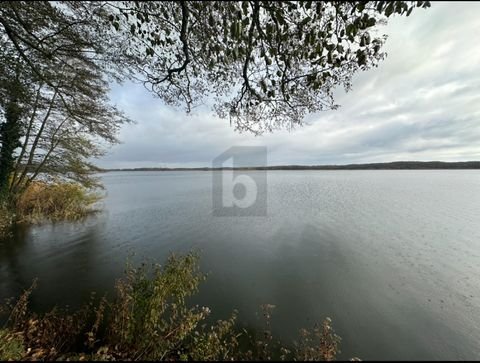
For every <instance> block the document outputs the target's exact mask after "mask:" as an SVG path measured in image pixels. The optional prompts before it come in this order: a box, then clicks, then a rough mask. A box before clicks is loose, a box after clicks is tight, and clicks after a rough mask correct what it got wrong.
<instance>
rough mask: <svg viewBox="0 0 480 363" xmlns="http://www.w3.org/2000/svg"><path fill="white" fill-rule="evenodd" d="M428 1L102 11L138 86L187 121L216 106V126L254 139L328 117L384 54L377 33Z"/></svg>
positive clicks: (157, 5) (144, 5) (139, 6)
mask: <svg viewBox="0 0 480 363" xmlns="http://www.w3.org/2000/svg"><path fill="white" fill-rule="evenodd" d="M429 6H430V4H429V2H428V1H418V2H405V1H394V2H386V1H372V2H359V1H356V2H336V1H328V2H313V1H298V2H297V1H278V2H277V1H238V2H222V1H214V2H201V1H175V2H141V1H133V2H132V1H125V2H122V3H120V4H118V3H115V4H114V3H109V7H110V8H111V9H110V14H109V21H110V22H111V26H112V28H113V29H115V31H117V32H118V33H121V34H123V37H124V38H128V43H129V46H128V47H127V48H126V50H127V52H128V55H129V56H131V57H133V59H135V62H134V64H136V65H137V69H136V72H137V74H138V77H139V78H140V79H141V80H142V81H143V82H144V83H145V85H146V86H147V87H148V88H149V89H150V90H152V91H153V92H154V93H155V94H157V95H158V96H159V97H160V98H161V99H163V100H164V101H166V102H167V103H170V104H174V105H181V104H183V105H185V106H186V108H187V111H190V109H191V107H193V106H195V105H197V104H199V103H200V102H202V101H203V100H205V99H206V98H214V99H215V109H216V111H217V113H218V114H219V115H220V116H221V117H223V118H224V117H229V118H230V120H231V122H233V123H234V124H235V126H236V128H237V129H238V130H241V131H243V130H247V131H251V132H254V133H261V132H263V131H272V130H274V129H276V128H279V127H287V128H291V127H293V126H295V125H298V124H301V123H302V120H303V118H304V116H305V115H306V114H307V113H310V112H316V111H321V110H328V109H334V108H336V107H337V106H336V105H335V103H334V99H333V95H332V93H333V90H334V88H335V87H336V86H338V85H341V86H343V87H344V88H346V89H347V90H348V89H350V87H351V79H352V76H353V74H355V72H357V71H358V70H365V69H368V68H371V67H373V66H376V65H377V64H378V62H379V61H380V60H382V59H383V58H384V56H385V54H384V53H383V52H382V51H381V49H382V45H383V43H384V41H385V36H383V35H381V34H379V29H378V25H380V24H382V23H385V22H386V19H387V18H388V17H390V16H392V15H393V14H400V15H406V16H409V15H410V14H411V12H412V11H413V9H414V8H416V7H420V8H427V7H429Z"/></svg>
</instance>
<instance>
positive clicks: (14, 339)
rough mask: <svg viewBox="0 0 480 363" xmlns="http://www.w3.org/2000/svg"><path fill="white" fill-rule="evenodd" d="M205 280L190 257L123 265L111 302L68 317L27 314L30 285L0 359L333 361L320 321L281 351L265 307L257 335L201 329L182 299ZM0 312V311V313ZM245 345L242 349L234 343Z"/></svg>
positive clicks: (200, 312)
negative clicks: (134, 266) (126, 266)
mask: <svg viewBox="0 0 480 363" xmlns="http://www.w3.org/2000/svg"><path fill="white" fill-rule="evenodd" d="M204 279H205V276H204V275H202V274H201V273H200V272H199V270H198V257H197V255H195V254H192V253H190V254H187V255H185V256H179V257H177V256H171V257H170V258H169V259H168V261H167V263H166V264H165V265H164V266H159V265H153V266H151V268H150V266H149V265H146V264H143V265H142V266H140V267H139V268H133V267H132V266H130V265H128V268H127V271H126V274H125V277H124V278H123V279H120V280H118V282H117V284H116V296H115V298H114V299H113V300H112V301H109V300H108V299H106V298H105V297H104V298H102V299H100V300H99V301H97V299H95V298H94V295H92V299H91V300H90V302H89V303H88V304H86V305H85V306H83V307H82V308H80V309H79V310H78V311H76V312H74V313H69V312H68V311H67V310H60V309H56V308H55V309H53V310H52V311H50V312H48V313H46V314H35V313H32V312H30V311H29V309H28V301H29V297H30V295H31V293H32V291H33V289H34V288H35V286H36V283H34V284H33V285H32V287H31V288H30V289H28V290H27V291H26V292H25V293H24V294H23V295H22V296H21V297H20V299H19V300H18V301H17V302H16V304H12V303H11V304H9V305H8V307H7V308H6V309H4V310H5V311H9V317H8V319H7V325H6V326H5V329H4V330H2V331H1V334H2V336H1V337H2V343H0V359H19V358H22V359H29V360H30V359H35V360H39V359H41V360H58V359H69V360H147V361H152V360H272V359H279V360H334V359H335V358H336V354H337V353H338V345H339V341H340V340H339V338H338V337H337V336H336V335H335V333H334V332H333V329H332V327H331V321H330V320H329V319H326V320H325V321H324V323H323V325H321V327H319V328H315V329H314V330H313V331H308V330H302V332H301V336H300V340H299V343H296V344H292V345H291V346H290V347H289V348H286V347H285V346H283V345H282V344H281V343H280V342H279V341H276V340H274V338H273V336H272V334H271V331H270V318H271V311H272V309H273V308H274V306H273V305H264V306H262V311H263V316H264V318H265V321H266V326H265V329H264V331H262V332H257V333H248V332H247V331H245V330H240V329H239V327H238V325H237V324H236V320H237V313H236V312H235V311H234V312H233V314H232V315H231V317H230V318H228V319H227V320H219V321H216V322H214V323H207V322H208V320H206V318H207V316H208V315H209V314H210V310H209V309H208V308H206V307H199V306H192V307H191V306H189V305H188V303H187V300H188V298H189V297H190V296H192V294H194V293H195V292H196V291H197V289H198V287H199V284H200V282H202V281H203V280H204ZM0 311H1V310H0ZM241 341H243V342H249V343H248V344H241Z"/></svg>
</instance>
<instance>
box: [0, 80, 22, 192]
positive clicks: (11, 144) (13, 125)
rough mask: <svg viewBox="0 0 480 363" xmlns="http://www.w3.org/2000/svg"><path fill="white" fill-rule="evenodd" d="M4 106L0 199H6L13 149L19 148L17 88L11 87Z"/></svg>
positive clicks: (0, 134)
mask: <svg viewBox="0 0 480 363" xmlns="http://www.w3.org/2000/svg"><path fill="white" fill-rule="evenodd" d="M12 88H13V89H12V93H11V94H10V99H9V100H8V101H7V104H6V106H5V122H4V123H3V124H1V125H0V143H1V145H0V199H3V200H6V199H8V197H9V196H8V187H9V182H10V175H11V173H12V172H13V171H14V168H15V155H14V152H15V149H16V148H17V147H19V146H21V143H20V137H21V136H22V127H21V120H22V108H21V106H20V104H19V101H18V95H17V92H18V88H17V87H12Z"/></svg>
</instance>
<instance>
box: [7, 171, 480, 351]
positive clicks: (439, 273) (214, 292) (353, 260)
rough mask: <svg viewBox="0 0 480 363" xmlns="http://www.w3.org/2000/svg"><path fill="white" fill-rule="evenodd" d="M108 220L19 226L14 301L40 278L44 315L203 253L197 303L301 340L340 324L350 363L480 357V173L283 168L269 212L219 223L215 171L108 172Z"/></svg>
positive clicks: (10, 281)
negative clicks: (128, 270) (148, 267)
mask: <svg viewBox="0 0 480 363" xmlns="http://www.w3.org/2000/svg"><path fill="white" fill-rule="evenodd" d="M103 180H104V183H105V185H106V188H107V192H108V196H107V198H106V199H105V201H104V204H105V205H104V212H102V213H101V214H99V215H97V216H95V217H92V218H89V219H88V220H86V221H84V222H82V223H75V224H71V223H59V224H55V225H44V226H37V227H33V228H25V227H23V228H22V227H19V228H17V229H16V230H15V231H14V235H13V237H12V238H11V239H10V240H8V241H4V242H3V243H0V297H2V298H3V297H7V296H14V295H18V294H19V293H20V291H21V290H22V289H23V288H25V287H27V286H28V285H29V284H30V283H31V281H32V279H33V278H34V277H38V278H39V288H38V290H37V291H36V293H35V294H34V296H33V305H34V307H35V308H36V309H46V308H48V307H51V306H52V305H54V304H59V305H65V304H69V305H73V306H75V305H78V304H79V303H80V302H81V301H84V300H85V299H86V298H87V297H88V296H89V293H90V292H91V291H92V290H95V291H97V292H109V293H111V292H112V286H113V282H114V280H115V279H116V278H117V277H119V276H120V275H121V273H122V271H123V267H124V263H125V260H126V258H127V257H128V256H132V254H134V255H133V257H131V258H133V260H134V261H140V260H142V259H144V258H149V259H152V260H155V261H162V260H163V259H164V258H165V257H166V256H167V255H168V254H169V253H170V252H172V251H180V252H182V251H188V250H189V249H191V248H194V249H197V250H199V251H200V252H201V256H202V259H201V265H202V269H203V270H204V271H205V272H208V273H209V278H208V280H207V282H205V283H204V285H203V287H202V289H201V291H200V294H199V295H198V296H197V297H196V298H195V302H196V303H199V304H202V305H206V306H209V307H210V308H211V309H212V310H213V312H214V313H215V314H216V315H215V317H219V318H220V317H223V318H225V317H227V316H229V314H230V312H231V311H232V309H233V308H237V309H238V310H239V311H240V318H241V321H242V323H244V324H246V325H252V326H258V324H259V323H260V322H259V319H258V316H257V315H256V312H257V311H258V310H259V309H258V306H259V305H260V304H264V303H270V304H274V305H276V306H277V308H276V309H275V311H274V319H273V322H272V328H273V330H274V331H276V332H277V334H279V335H280V336H281V337H283V338H292V337H293V336H295V335H296V332H297V330H298V329H299V328H301V327H311V326H312V325H313V324H314V323H315V322H320V321H322V320H323V319H324V318H325V317H326V316H330V317H331V318H332V319H333V322H334V327H335V329H336V331H337V333H338V334H339V335H340V336H342V338H343V341H342V351H343V355H342V357H344V358H349V357H352V356H359V357H361V358H363V359H415V358H417V359H480V349H478V342H479V340H480V279H479V277H480V275H479V273H480V264H479V262H480V228H479V226H480V173H479V172H478V171H331V172H326V171H304V172H303V171H295V172H292V171H272V172H269V174H268V185H267V187H268V188H267V189H268V215H267V216H266V217H242V218H232V217H214V216H212V213H211V208H212V206H211V203H212V202H211V201H212V198H211V174H210V173H208V172H163V173H151V172H137V173H109V174H105V175H103Z"/></svg>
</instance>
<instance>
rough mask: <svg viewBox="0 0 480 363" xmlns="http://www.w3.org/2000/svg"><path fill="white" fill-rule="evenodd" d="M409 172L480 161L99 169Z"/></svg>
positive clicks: (466, 166) (473, 166) (463, 166)
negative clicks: (391, 170)
mask: <svg viewBox="0 0 480 363" xmlns="http://www.w3.org/2000/svg"><path fill="white" fill-rule="evenodd" d="M232 169H235V170H388V169H396V170H401V169H403V170H408V169H480V161H462V162H444V161H395V162H391V163H370V164H348V165H276V166H258V167H235V168H232V167H225V168H208V167H203V168H133V169H99V171H102V172H107V171H211V170H232Z"/></svg>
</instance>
